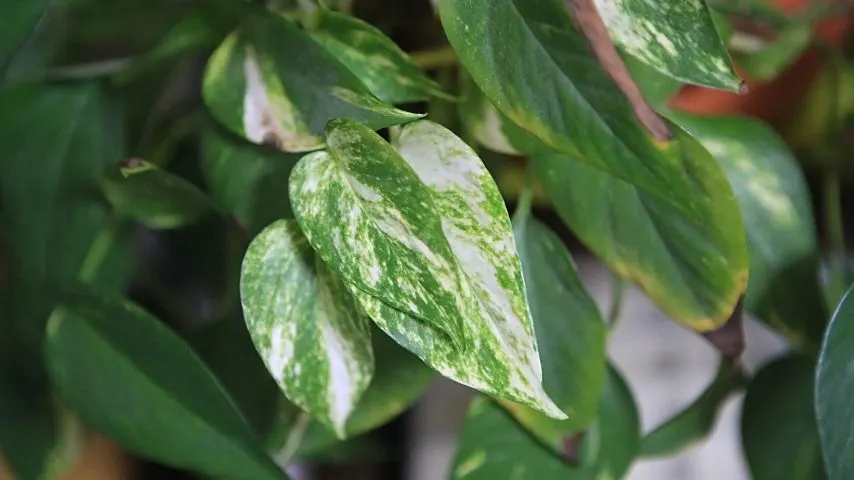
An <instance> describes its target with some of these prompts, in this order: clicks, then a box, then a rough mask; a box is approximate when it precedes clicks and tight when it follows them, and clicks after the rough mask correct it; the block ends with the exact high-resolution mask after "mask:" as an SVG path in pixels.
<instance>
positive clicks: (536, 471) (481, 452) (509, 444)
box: [452, 369, 640, 480]
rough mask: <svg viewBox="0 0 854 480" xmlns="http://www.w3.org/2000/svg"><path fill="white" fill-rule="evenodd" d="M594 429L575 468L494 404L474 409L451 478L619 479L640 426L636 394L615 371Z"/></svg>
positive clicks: (481, 400) (476, 402) (633, 450)
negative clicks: (633, 394)
mask: <svg viewBox="0 0 854 480" xmlns="http://www.w3.org/2000/svg"><path fill="white" fill-rule="evenodd" d="M609 373H610V375H609V378H608V382H607V383H606V388H605V392H604V395H603V396H602V399H601V400H600V402H599V415H598V419H597V421H596V423H595V424H594V425H593V427H592V428H591V429H590V430H589V431H588V432H587V433H586V435H585V437H584V440H583V441H582V442H581V445H580V447H579V449H580V452H579V455H578V457H579V465H578V466H577V467H572V466H570V465H569V464H568V463H565V462H564V461H563V460H561V459H560V458H559V457H558V456H557V455H555V454H554V453H552V452H549V451H548V450H546V449H544V448H543V447H542V445H540V444H539V443H538V442H536V441H535V440H534V439H533V438H532V437H531V436H529V435H528V433H527V432H526V431H525V430H524V429H523V428H522V427H521V426H520V425H519V424H517V423H516V422H514V421H513V419H512V418H511V417H510V416H509V415H508V414H507V413H506V412H503V411H502V410H501V408H499V407H498V406H497V405H495V404H494V403H492V402H490V401H488V400H486V399H485V398H482V397H479V398H476V399H475V400H474V402H473V403H472V405H471V407H470V409H469V414H468V417H467V418H466V422H465V424H464V426H463V432H462V434H461V436H460V440H459V449H458V451H457V456H456V459H455V461H454V467H453V468H454V470H453V474H452V478H454V479H463V478H465V479H468V480H480V479H483V480H492V479H497V478H514V479H517V480H528V479H530V480H540V479H553V478H554V479H562V480H575V479H587V478H621V477H622V476H623V475H625V473H626V471H627V470H628V468H629V465H630V464H631V462H632V460H633V459H634V458H635V456H636V455H637V451H638V447H639V443H640V440H639V437H640V421H639V418H638V412H637V409H636V407H635V403H634V400H633V398H632V394H631V392H630V391H629V389H628V387H627V386H626V384H625V382H624V381H623V379H622V378H621V377H620V375H619V374H618V373H617V372H616V371H615V370H613V369H612V370H611V371H610V372H609Z"/></svg>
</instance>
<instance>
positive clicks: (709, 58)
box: [593, 0, 741, 90]
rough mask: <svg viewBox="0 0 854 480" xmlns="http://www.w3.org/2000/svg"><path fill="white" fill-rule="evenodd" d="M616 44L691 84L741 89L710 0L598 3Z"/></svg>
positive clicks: (598, 0) (606, 0) (612, 0)
mask: <svg viewBox="0 0 854 480" xmlns="http://www.w3.org/2000/svg"><path fill="white" fill-rule="evenodd" d="M593 3H595V4H596V9H597V10H598V11H599V15H601V17H602V21H603V22H604V23H605V26H606V27H607V28H608V33H610V34H611V38H613V40H614V43H615V44H616V45H617V46H618V47H620V48H622V49H623V50H624V51H626V52H628V53H629V54H631V55H633V56H635V57H637V58H638V59H640V60H641V61H643V62H644V63H646V64H648V65H650V66H652V67H653V68H655V69H657V70H659V71H661V72H663V73H666V74H667V75H669V76H671V77H673V78H676V79H678V80H680V81H682V82H685V83H694V84H698V85H704V86H708V87H715V88H724V89H727V90H738V89H739V86H740V84H741V80H739V78H738V77H737V76H736V75H735V72H734V71H733V67H732V60H731V59H730V57H729V54H728V53H727V50H726V46H725V45H724V42H723V40H722V39H721V37H720V36H719V35H718V31H717V29H716V27H715V22H714V20H713V19H712V16H711V15H710V12H709V8H708V7H707V6H706V2H705V0H593Z"/></svg>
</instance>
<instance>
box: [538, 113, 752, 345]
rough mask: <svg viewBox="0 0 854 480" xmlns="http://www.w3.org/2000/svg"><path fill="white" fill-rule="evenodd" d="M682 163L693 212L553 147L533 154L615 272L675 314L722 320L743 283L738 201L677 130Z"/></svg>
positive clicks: (696, 321) (682, 318)
mask: <svg viewBox="0 0 854 480" xmlns="http://www.w3.org/2000/svg"><path fill="white" fill-rule="evenodd" d="M674 133H675V134H676V135H677V137H676V141H678V142H680V143H681V144H682V146H683V148H684V149H685V157H683V158H684V161H685V163H684V167H685V170H686V172H687V174H688V176H689V178H691V179H692V183H693V185H694V188H695V189H696V191H697V195H696V197H695V198H694V199H693V204H694V209H695V210H696V211H698V212H703V214H702V215H701V216H700V217H698V218H694V217H692V216H687V215H685V214H683V213H682V212H681V211H680V210H678V209H676V208H674V207H672V206H671V205H670V204H668V203H665V202H664V201H662V200H660V199H659V198H658V197H655V196H653V195H650V194H648V193H646V192H645V191H643V190H640V189H637V188H635V187H633V186H632V185H630V184H628V183H626V182H623V181H621V180H619V179H617V178H614V177H611V176H608V175H606V174H604V173H601V172H599V171H597V170H595V169H593V168H590V167H588V166H586V165H584V164H582V163H579V162H575V161H573V160H572V159H570V158H567V157H565V156H561V155H557V154H549V155H539V156H537V158H536V159H535V160H534V169H535V172H536V174H537V178H538V179H539V180H540V183H541V184H542V185H543V188H544V189H545V191H546V193H547V194H548V196H549V198H550V199H551V201H552V203H553V204H554V206H555V209H556V210H557V212H558V214H559V215H560V217H561V218H562V219H563V220H564V222H566V224H567V225H568V226H569V227H570V228H571V229H572V231H573V232H574V233H575V234H576V235H577V236H578V237H579V238H580V239H581V241H582V242H584V244H585V245H586V246H587V247H588V248H589V249H590V250H591V251H593V252H594V253H595V254H596V256H597V257H599V258H600V259H601V260H602V261H603V262H604V263H605V264H606V265H607V266H608V267H609V268H610V269H611V270H613V271H614V272H615V273H616V274H618V275H620V276H622V277H625V278H629V279H631V280H633V281H635V282H636V283H637V284H638V285H639V286H640V287H641V288H642V289H643V290H644V291H645V292H646V293H647V295H649V297H650V298H651V299H652V300H653V301H655V302H656V304H657V305H658V306H659V307H660V308H661V309H662V310H663V311H664V312H665V313H666V314H668V315H669V316H670V317H672V318H673V319H674V320H676V321H677V322H679V323H681V324H683V325H685V326H687V327H689V328H692V329H695V330H699V331H711V330H715V329H716V328H718V327H720V326H722V325H723V324H724V323H725V322H726V321H727V319H728V318H729V317H730V315H731V314H732V312H733V310H734V308H735V305H736V302H737V301H738V299H739V298H740V297H741V295H742V292H744V288H745V286H746V283H747V248H746V245H745V240H744V228H743V226H742V224H743V222H742V219H741V216H740V213H739V209H738V204H737V203H736V200H735V198H734V197H733V194H732V191H731V189H730V187H729V185H728V183H727V181H726V178H725V177H724V174H723V172H722V171H721V170H720V168H719V167H718V166H717V165H715V161H714V159H713V158H711V156H710V155H709V154H708V153H707V152H706V151H705V150H704V149H703V147H702V146H701V145H700V144H699V143H698V142H696V141H694V140H693V139H692V138H690V137H689V136H688V135H686V134H685V133H683V132H682V131H681V130H678V129H677V130H675V131H674Z"/></svg>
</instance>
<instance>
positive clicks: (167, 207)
mask: <svg viewBox="0 0 854 480" xmlns="http://www.w3.org/2000/svg"><path fill="white" fill-rule="evenodd" d="M101 188H102V189H103V191H104V195H105V196H106V197H107V200H109V201H110V203H111V204H112V206H113V208H114V209H116V211H118V212H119V213H121V214H122V215H126V216H127V217H129V218H132V219H134V220H136V221H138V222H141V223H143V224H145V225H147V226H149V227H151V228H176V227H182V226H185V225H188V224H190V223H193V222H195V221H196V220H198V219H200V218H201V217H202V216H204V215H205V214H207V213H211V212H213V211H214V210H215V205H214V203H213V201H212V200H211V199H210V198H209V197H208V196H207V195H205V194H204V193H203V192H202V191H201V190H199V189H198V187H196V186H195V185H193V184H192V183H190V182H188V181H187V180H184V179H183V178H181V177H178V176H177V175H175V174H173V173H169V172H167V171H165V170H161V169H160V168H158V167H157V166H155V165H152V164H150V163H148V162H146V161H145V160H142V159H139V158H135V157H132V158H129V159H126V160H125V161H123V162H122V164H121V165H116V166H111V167H109V168H108V169H107V171H106V172H105V174H104V178H103V179H101Z"/></svg>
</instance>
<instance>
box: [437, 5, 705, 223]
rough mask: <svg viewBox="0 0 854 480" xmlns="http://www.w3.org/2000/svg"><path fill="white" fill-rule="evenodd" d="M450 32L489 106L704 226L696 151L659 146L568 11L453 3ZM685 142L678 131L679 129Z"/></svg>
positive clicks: (445, 20)
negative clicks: (693, 170)
mask: <svg viewBox="0 0 854 480" xmlns="http://www.w3.org/2000/svg"><path fill="white" fill-rule="evenodd" d="M440 12H441V18H442V24H443V26H444V28H445V32H446V34H447V36H448V39H449V40H450V42H451V45H452V46H453V47H454V50H456V52H457V54H458V55H459V58H460V61H461V62H462V64H463V65H464V66H465V67H466V69H467V70H468V72H469V73H470V74H471V77H472V79H473V80H474V81H475V83H477V85H478V86H479V87H480V89H481V90H482V91H483V92H484V94H485V95H486V97H487V98H489V100H490V101H491V102H492V103H493V104H494V105H495V107H496V108H498V110H499V111H500V112H502V113H503V114H504V115H506V116H507V117H508V118H509V119H510V120H512V121H513V122H514V123H516V125H521V126H523V127H524V129H525V130H527V131H528V132H530V133H532V134H533V135H534V136H536V137H537V138H539V139H540V140H541V141H543V142H544V143H545V144H546V145H548V146H550V147H551V148H553V149H556V150H558V151H561V152H563V153H566V154H568V155H569V156H571V157H572V158H573V159H575V160H577V161H580V162H584V163H585V164H587V165H589V166H592V167H595V168H596V169H599V170H601V171H604V172H607V173H609V174H611V175H614V176H615V177H617V178H620V179H622V180H624V181H626V182H630V183H631V184H632V185H636V186H638V187H641V188H643V189H645V190H646V191H647V192H650V193H652V194H654V195H658V196H660V197H661V198H663V199H665V200H667V201H668V202H669V203H671V204H672V205H674V206H675V207H676V208H678V209H682V210H683V211H685V212H686V215H693V216H694V217H695V218H697V219H698V220H700V219H703V215H704V213H703V212H698V211H696V209H695V208H694V206H695V205H694V203H695V199H696V197H697V196H698V194H700V193H699V192H697V191H696V188H695V186H694V184H693V180H692V179H691V178H690V165H688V164H689V163H690V162H692V161H696V160H692V159H691V158H689V157H690V156H692V155H697V154H701V153H698V152H696V150H697V149H696V148H695V147H694V146H693V145H690V144H689V145H682V143H683V142H681V141H680V140H678V139H677V140H673V141H666V142H662V141H658V140H655V139H654V138H653V137H651V136H650V135H649V134H648V133H647V131H646V130H645V128H644V127H643V126H642V125H641V123H640V121H639V120H638V119H637V118H636V116H635V114H634V112H633V110H632V107H631V106H630V104H629V102H628V100H627V99H626V97H625V95H624V94H623V93H622V92H621V91H620V89H619V88H618V87H617V86H616V84H614V82H613V81H612V80H611V78H610V77H609V76H608V74H607V73H606V72H605V71H604V70H603V69H602V67H601V66H600V64H599V62H598V61H597V60H596V58H594V57H593V55H592V53H591V52H590V50H589V46H588V42H587V40H586V39H585V38H584V37H583V36H582V35H581V34H579V33H578V32H577V31H576V29H575V27H574V26H573V24H572V20H571V19H570V18H569V16H568V14H567V13H566V12H565V10H564V7H563V5H562V3H561V2H558V1H556V0H493V1H489V2H485V1H479V2H474V1H471V0H443V1H442V2H441V3H440ZM671 128H673V129H674V130H676V131H675V133H676V136H677V137H679V132H678V128H676V127H675V126H671Z"/></svg>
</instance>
